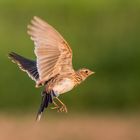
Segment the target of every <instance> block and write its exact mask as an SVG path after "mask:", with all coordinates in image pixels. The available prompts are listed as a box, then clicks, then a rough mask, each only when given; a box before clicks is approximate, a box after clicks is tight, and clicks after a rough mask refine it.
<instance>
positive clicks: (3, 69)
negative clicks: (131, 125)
mask: <svg viewBox="0 0 140 140" xmlns="http://www.w3.org/2000/svg"><path fill="white" fill-rule="evenodd" d="M34 15H36V16H40V17H41V18H43V19H44V20H46V21H48V23H50V24H51V25H52V26H54V27H55V28H56V29H57V30H58V31H59V32H60V33H61V34H62V35H63V36H64V38H65V39H66V40H67V41H68V42H69V44H70V46H71V47H72V50H73V64H74V68H75V69H79V68H81V67H87V68H90V69H91V70H93V71H95V72H96V74H95V75H93V76H91V77H90V78H88V79H87V80H86V81H85V82H84V83H83V84H81V85H80V86H78V87H77V88H75V89H74V90H73V91H71V92H69V93H67V94H64V95H63V96H62V97H60V98H61V99H62V101H64V103H66V105H67V107H68V109H69V111H73V110H74V111H89V112H94V111H110V110H111V111H113V112H115V111H121V112H125V111H129V112H132V111H136V112H139V109H140V1H139V0H133V1H130V0H75V1H72V0H59V1H57V0H36V1H34V0H30V1H29V0H24V1H18V0H0V111H1V112H10V111H11V110H12V111H13V110H15V111H17V112H22V111H24V112H28V111H31V110H32V111H34V110H37V108H38V106H39V104H40V98H41V97H40V92H41V90H42V89H35V83H34V81H32V80H30V79H29V78H28V76H27V75H26V73H23V72H22V71H20V70H19V69H18V68H17V66H16V65H15V64H13V63H11V61H10V60H9V59H8V58H7V54H8V53H9V52H10V51H15V52H17V53H19V54H21V55H23V56H26V57H27V58H34V59H35V56H34V53H33V49H34V45H33V42H32V41H31V40H30V38H29V36H28V35H27V33H26V32H27V29H26V28H27V24H29V23H30V20H31V19H32V17H33V16H34Z"/></svg>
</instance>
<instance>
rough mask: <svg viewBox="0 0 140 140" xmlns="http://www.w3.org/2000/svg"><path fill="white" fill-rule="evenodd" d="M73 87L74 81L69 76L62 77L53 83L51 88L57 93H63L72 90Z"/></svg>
mask: <svg viewBox="0 0 140 140" xmlns="http://www.w3.org/2000/svg"><path fill="white" fill-rule="evenodd" d="M73 87H74V81H73V80H71V79H69V78H64V79H62V80H61V81H59V82H58V83H56V84H55V86H54V87H53V90H54V92H56V93H58V94H63V93H65V92H68V91H70V90H72V89H73Z"/></svg>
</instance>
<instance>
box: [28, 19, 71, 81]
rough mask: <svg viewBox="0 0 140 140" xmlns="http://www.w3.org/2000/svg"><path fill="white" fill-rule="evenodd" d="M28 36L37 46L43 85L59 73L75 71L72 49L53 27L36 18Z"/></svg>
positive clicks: (32, 21)
mask: <svg viewBox="0 0 140 140" xmlns="http://www.w3.org/2000/svg"><path fill="white" fill-rule="evenodd" d="M28 34H29V35H30V36H31V39H32V40H33V41H34V44H35V54H36V57H37V68H38V72H39V79H40V81H43V82H42V83H45V81H47V80H49V79H50V78H52V77H53V76H55V75H57V74H59V73H63V72H64V73H66V72H68V73H69V72H73V71H74V70H73V68H72V51H71V48H70V47H69V46H68V43H67V42H66V41H65V40H64V39H63V37H62V36H61V35H60V34H59V33H58V32H57V31H56V30H55V29H54V28H53V27H52V26H51V25H49V24H48V23H47V22H45V21H43V20H42V19H40V18H39V17H34V18H33V19H32V20H31V24H30V25H28ZM68 56H69V57H68ZM62 69H63V71H61V70H62Z"/></svg>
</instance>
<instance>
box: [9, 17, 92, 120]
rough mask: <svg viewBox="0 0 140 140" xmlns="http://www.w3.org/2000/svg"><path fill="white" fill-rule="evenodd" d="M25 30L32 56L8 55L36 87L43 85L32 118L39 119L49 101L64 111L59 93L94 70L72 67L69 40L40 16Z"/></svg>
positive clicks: (76, 83) (77, 82)
mask: <svg viewBox="0 0 140 140" xmlns="http://www.w3.org/2000/svg"><path fill="white" fill-rule="evenodd" d="M27 33H28V35H29V36H30V38H31V40H32V41H33V42H34V46H35V47H34V53H35V55H36V60H31V59H28V58H25V57H23V56H21V55H19V54H17V53H15V52H10V53H9V54H8V56H9V58H10V59H11V60H12V62H14V63H16V64H17V65H18V66H19V68H20V69H21V70H22V71H24V72H26V73H27V74H28V76H29V77H30V78H31V79H32V80H34V81H35V84H36V85H35V87H36V88H39V87H41V86H43V87H44V89H43V91H42V92H41V104H40V107H39V110H38V112H37V116H36V120H37V121H40V119H41V116H42V113H43V111H44V109H45V108H47V107H48V105H49V104H53V105H54V107H51V109H56V110H57V111H58V112H68V110H67V107H66V105H65V104H64V103H63V102H62V101H61V100H60V99H59V96H60V95H61V94H64V93H66V92H68V91H70V90H72V89H73V88H74V87H76V86H77V85H79V84H80V83H82V82H83V81H84V80H85V79H86V78H87V77H89V76H90V75H92V74H94V73H95V72H93V71H92V70H89V69H87V68H81V69H79V70H74V68H73V65H72V49H71V48H70V46H69V44H68V43H67V42H66V40H65V39H64V38H63V37H62V36H61V34H60V33H59V32H58V31H57V30H56V29H55V28H53V27H52V26H51V25H50V24H48V23H47V22H46V21H44V20H43V19H41V18H40V17H37V16H34V17H33V18H32V20H31V22H30V24H29V25H28V26H27Z"/></svg>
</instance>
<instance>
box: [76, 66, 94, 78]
mask: <svg viewBox="0 0 140 140" xmlns="http://www.w3.org/2000/svg"><path fill="white" fill-rule="evenodd" d="M78 72H79V73H80V75H81V76H82V79H83V80H85V79H86V78H87V77H89V76H90V75H92V74H94V73H95V72H93V71H91V70H89V69H87V68H82V69H80V70H78Z"/></svg>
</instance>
